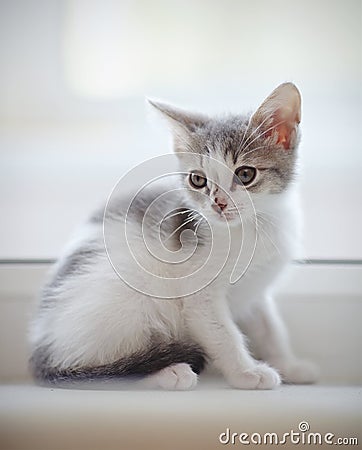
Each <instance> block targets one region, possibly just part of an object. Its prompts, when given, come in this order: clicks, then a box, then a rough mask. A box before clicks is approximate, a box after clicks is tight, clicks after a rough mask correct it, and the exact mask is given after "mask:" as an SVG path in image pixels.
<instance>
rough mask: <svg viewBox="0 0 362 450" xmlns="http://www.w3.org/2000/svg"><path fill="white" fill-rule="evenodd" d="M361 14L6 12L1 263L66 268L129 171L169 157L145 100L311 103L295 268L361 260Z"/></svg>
mask: <svg viewBox="0 0 362 450" xmlns="http://www.w3.org/2000/svg"><path fill="white" fill-rule="evenodd" d="M361 30H362V26H361V2H360V1H358V0H357V1H354V0H347V1H344V2H342V1H327V0H326V1H324V0H323V1H322V0H318V1H303V2H299V1H282V0H280V1H250V0H248V1H238V0H224V1H222V2H220V1H212V0H211V1H206V0H198V1H195V0H194V1H190V0H184V1H176V0H174V1H166V0H164V1H160V0H154V1H152V2H151V1H146V0H143V1H141V0H139V1H134V2H131V1H126V0H124V1H110V0H105V1H92V0H89V1H77V0H74V1H60V0H59V1H56V0H30V1H25V0H22V1H19V0H15V1H1V2H0V211H1V221H0V258H3V259H4V258H52V257H56V256H57V255H58V253H59V251H60V249H61V248H62V246H63V245H64V243H65V242H66V240H67V238H68V236H69V234H70V233H71V231H72V230H73V228H74V227H75V226H76V225H77V224H78V223H79V222H80V221H81V220H83V219H84V218H86V217H87V215H88V213H89V212H90V211H92V209H94V208H95V207H97V206H98V205H99V204H100V203H101V202H102V201H103V200H104V199H105V198H106V197H107V195H108V193H109V192H110V190H111V188H112V186H113V185H114V184H115V182H116V181H117V180H118V178H119V177H120V176H121V175H122V173H124V171H125V170H126V169H127V168H130V167H132V165H133V164H135V163H137V162H140V161H142V160H143V159H145V158H148V157H151V156H154V155H157V154H160V153H165V152H167V151H169V146H168V144H169V140H168V136H167V132H166V129H165V128H164V127H163V126H162V124H161V123H160V121H159V120H158V119H157V118H156V117H152V116H151V114H149V113H148V112H147V110H146V108H145V101H144V98H145V96H151V97H157V98H161V99H164V100H168V101H170V102H172V103H175V104H178V105H180V106H183V107H189V108H193V109H197V110H201V111H206V112H210V113H212V112H225V111H233V112H239V111H240V112H246V111H248V110H250V109H252V108H255V107H257V105H258V104H259V103H260V102H261V101H262V100H263V99H264V98H265V97H266V96H267V95H268V94H269V93H270V92H271V91H272V90H273V89H274V88H275V87H276V85H278V84H279V83H281V82H284V81H286V80H291V81H294V82H295V83H296V84H297V85H298V87H299V88H300V90H301V92H302V96H303V118H302V132H303V140H302V144H301V147H300V153H301V163H302V165H301V175H302V179H301V197H302V205H303V214H304V217H305V233H304V234H305V239H304V241H305V242H304V244H305V245H304V251H303V253H302V254H300V255H299V257H305V258H323V259H339V258H348V259H353V258H354V259H357V258H362V240H361V238H360V235H361V230H362V212H361V204H362V201H361V200H362V195H361V176H362V174H361V172H362V170H361V169H362V157H361V152H362V145H361V143H362V142H361V123H362V122H361V118H362V117H361V109H362V108H361V97H362V92H361V89H362V88H361V80H362V76H361V75H362V38H361Z"/></svg>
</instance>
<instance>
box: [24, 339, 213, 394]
mask: <svg viewBox="0 0 362 450" xmlns="http://www.w3.org/2000/svg"><path fill="white" fill-rule="evenodd" d="M177 363H186V364H189V365H190V366H191V368H192V370H193V371H194V372H195V373H197V374H199V373H200V372H201V371H202V370H203V368H204V366H205V363H206V355H205V353H204V351H203V349H202V348H201V347H200V346H199V345H197V344H195V343H192V342H169V343H165V342H157V341H155V342H153V343H152V344H150V345H149V346H148V347H147V348H145V349H144V350H141V351H139V352H136V353H134V354H133V355H130V356H127V357H125V358H121V359H119V360H117V361H114V362H112V363H109V364H103V365H100V366H87V367H69V368H67V369H59V368H57V367H54V366H53V365H52V363H51V351H50V349H49V348H44V347H40V348H38V349H36V350H35V351H34V353H33V355H32V357H31V359H30V369H31V372H32V374H33V376H34V378H35V379H36V380H37V381H38V382H39V383H40V384H46V385H49V384H50V385H58V386H62V385H63V386H67V387H68V385H69V384H70V385H71V384H74V383H78V382H87V383H92V382H99V381H103V382H104V381H112V380H120V379H124V378H126V379H131V380H132V379H139V378H142V377H145V376H147V375H150V374H152V373H155V372H157V371H159V370H161V369H164V368H165V367H168V366H169V365H171V364H177Z"/></svg>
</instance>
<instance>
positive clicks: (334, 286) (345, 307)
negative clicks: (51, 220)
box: [0, 261, 362, 384]
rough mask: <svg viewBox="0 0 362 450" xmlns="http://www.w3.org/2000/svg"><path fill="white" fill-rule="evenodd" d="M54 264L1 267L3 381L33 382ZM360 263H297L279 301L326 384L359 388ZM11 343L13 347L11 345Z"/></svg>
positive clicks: (295, 340) (297, 344)
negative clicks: (38, 310)
mask: <svg viewBox="0 0 362 450" xmlns="http://www.w3.org/2000/svg"><path fill="white" fill-rule="evenodd" d="M49 267H50V265H49V264H48V263H46V262H44V263H43V264H41V263H40V262H36V261H33V263H28V264H26V263H12V264H10V263H8V264H5V263H4V262H3V264H0V342H2V343H3V344H2V345H1V346H0V360H1V361H2V364H1V366H0V380H3V381H6V380H7V381H11V380H16V379H18V380H24V379H29V375H28V372H27V347H26V330H27V326H28V322H29V320H30V318H31V314H32V311H33V308H34V305H35V303H36V299H37V297H38V293H39V290H40V287H41V285H42V283H43V282H44V278H45V276H46V272H47V271H48V269H49ZM361 278H362V265H361V264H357V262H356V264H344V265H342V264H293V265H292V266H291V267H290V270H289V274H287V276H286V277H285V280H284V281H283V283H281V284H280V286H279V288H278V290H277V293H276V299H277V302H278V305H279V308H280V309H281V312H282V314H283V316H284V318H285V321H286V323H287V325H288V329H289V332H290V335H291V340H292V344H293V347H294V348H295V350H296V353H297V354H298V355H300V356H303V357H307V358H310V359H312V360H314V361H315V362H316V363H317V364H318V365H319V366H320V367H321V373H322V381H323V382H326V383H342V384H343V383H360V382H361V381H362V361H361V359H360V358H357V357H356V355H358V354H359V352H360V348H359V343H360V342H361V327H360V317H361V315H362V297H361V282H360V280H361ZM10 342H11V345H8V343H10Z"/></svg>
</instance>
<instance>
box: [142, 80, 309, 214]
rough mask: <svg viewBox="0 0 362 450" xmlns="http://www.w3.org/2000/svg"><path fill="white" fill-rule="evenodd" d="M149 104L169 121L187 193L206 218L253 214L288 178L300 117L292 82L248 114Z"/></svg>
mask: <svg viewBox="0 0 362 450" xmlns="http://www.w3.org/2000/svg"><path fill="white" fill-rule="evenodd" d="M150 103H151V104H152V105H153V106H154V107H155V108H157V109H158V110H159V111H160V112H161V113H162V114H163V115H164V116H165V117H166V118H167V119H168V120H169V122H170V124H171V126H172V132H173V137H174V150H175V152H177V154H178V155H179V156H180V162H181V167H182V171H184V172H185V176H184V182H185V185H186V187H187V194H188V195H189V196H190V198H191V199H192V201H193V204H194V206H195V209H197V210H199V211H200V212H202V213H203V214H204V215H205V216H206V217H208V218H209V219H211V220H220V219H221V218H222V219H223V220H224V219H225V218H226V219H227V220H228V221H229V222H233V220H234V219H236V218H237V217H239V213H240V214H241V215H243V216H244V217H245V216H248V215H250V214H253V211H254V207H256V208H257V204H258V201H260V199H263V201H265V198H266V196H268V195H270V194H279V193H281V192H283V191H284V190H285V189H286V188H287V186H288V185H289V183H290V181H291V180H292V178H293V173H294V168H295V161H296V148H297V145H298V141H299V134H298V124H299V122H300V118H301V97H300V94H299V91H298V89H297V88H296V86H295V85H294V84H292V83H284V84H282V85H280V86H279V87H277V88H276V89H275V90H274V91H273V92H272V93H271V95H270V96H269V97H268V98H267V99H266V100H265V101H264V102H263V103H262V104H261V106H260V107H259V108H258V109H257V111H256V112H255V113H254V114H252V115H251V116H249V117H245V116H228V117H222V118H210V117H208V116H206V115H201V114H195V113H189V112H186V111H183V110H180V109H178V108H175V107H173V106H170V105H166V104H163V103H159V102H154V101H151V102H150ZM200 194H201V195H200ZM250 200H252V201H250ZM255 205H256V206H255Z"/></svg>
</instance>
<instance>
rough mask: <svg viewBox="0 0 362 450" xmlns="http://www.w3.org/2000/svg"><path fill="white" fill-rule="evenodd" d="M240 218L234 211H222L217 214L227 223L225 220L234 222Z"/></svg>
mask: <svg viewBox="0 0 362 450" xmlns="http://www.w3.org/2000/svg"><path fill="white" fill-rule="evenodd" d="M237 216H238V213H236V212H234V211H221V210H220V212H217V217H218V219H219V220H222V221H225V219H226V220H227V221H228V222H231V221H233V220H234V219H236V217H237Z"/></svg>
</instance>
